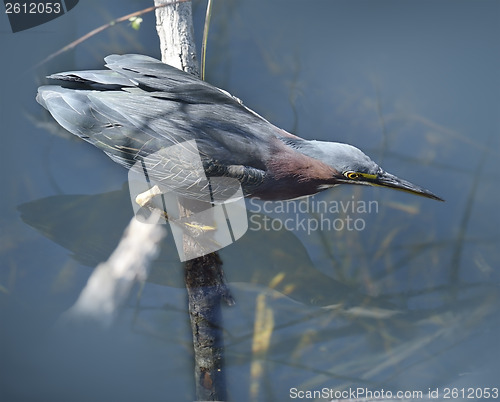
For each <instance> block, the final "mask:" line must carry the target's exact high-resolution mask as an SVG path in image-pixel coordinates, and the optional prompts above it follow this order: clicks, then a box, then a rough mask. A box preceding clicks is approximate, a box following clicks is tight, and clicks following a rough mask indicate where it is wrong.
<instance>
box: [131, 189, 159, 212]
mask: <svg viewBox="0 0 500 402" xmlns="http://www.w3.org/2000/svg"><path fill="white" fill-rule="evenodd" d="M160 194H163V193H162V191H161V190H160V187H158V185H156V184H155V185H154V186H153V187H151V188H150V189H149V190H147V191H144V192H143V193H141V194H139V195H138V196H137V197H135V202H136V203H137V204H139V205H140V206H141V207H143V206H145V205H146V204H148V203H149V202H150V201H151V200H152V199H153V198H154V197H156V196H157V195H160Z"/></svg>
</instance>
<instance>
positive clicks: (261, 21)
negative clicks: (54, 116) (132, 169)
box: [0, 1, 500, 401]
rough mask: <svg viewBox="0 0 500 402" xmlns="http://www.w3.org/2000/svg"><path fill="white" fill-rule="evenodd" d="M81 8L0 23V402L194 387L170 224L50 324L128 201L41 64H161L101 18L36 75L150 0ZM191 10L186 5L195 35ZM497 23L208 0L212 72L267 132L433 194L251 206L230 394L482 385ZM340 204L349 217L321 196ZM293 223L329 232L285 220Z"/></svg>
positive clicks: (428, 9)
mask: <svg viewBox="0 0 500 402" xmlns="http://www.w3.org/2000/svg"><path fill="white" fill-rule="evenodd" d="M80 3H81V4H79V5H78V6H77V7H76V8H75V9H74V10H72V11H71V12H70V13H68V14H67V15H66V16H64V17H61V18H58V19H56V20H54V21H52V22H50V23H48V24H45V25H43V26H40V27H38V28H34V29H31V30H29V31H24V32H20V33H16V34H12V33H11V32H10V29H9V26H8V24H7V18H6V16H5V15H4V14H3V15H2V17H0V18H1V29H0V44H1V49H2V63H1V67H0V68H1V72H2V79H1V80H0V94H1V107H0V122H1V139H2V141H3V143H2V150H3V152H2V157H1V158H0V164H1V171H0V172H1V173H0V174H1V183H2V197H1V205H2V208H1V209H0V221H1V227H2V231H1V232H0V320H1V327H0V328H1V329H0V373H1V374H0V392H1V395H2V396H1V397H0V400H2V401H24V400H26V401H28V400H29V401H46V400H47V401H48V400H50V401H59V400H61V401H63V400H64V401H67V400H72V401H75V400H86V401H88V400H92V401H101V400H102V401H114V400H119V401H129V400H130V401H136V400H147V401H156V400H193V399H194V390H193V385H192V384H193V381H192V355H191V353H192V352H191V334H190V330H189V324H188V321H187V313H186V302H185V291H184V289H183V287H182V274H181V265H180V263H179V262H178V261H177V260H176V255H175V251H174V248H173V245H172V240H171V237H170V238H169V239H167V241H166V242H165V244H164V246H163V251H162V255H161V256H160V259H159V261H158V262H156V263H155V266H154V267H153V272H152V275H151V278H150V281H149V282H148V283H146V285H145V286H144V289H142V292H140V293H139V290H138V289H137V290H136V291H135V292H134V295H133V297H131V300H130V302H129V304H128V305H127V307H126V308H125V310H124V311H123V312H122V314H121V315H120V317H119V318H118V320H117V322H116V325H115V326H114V327H113V328H111V329H110V330H107V331H102V330H100V329H95V328H85V329H84V330H81V331H79V332H78V333H75V331H72V330H71V329H68V330H60V329H54V323H55V322H56V321H57V319H58V317H59V316H60V314H61V313H63V312H64V311H65V310H66V309H67V308H69V307H70V306H71V305H72V304H73V303H74V301H75V300H76V298H77V296H78V294H79V292H80V291H81V289H82V288H83V286H84V285H85V283H86V280H87V278H88V276H89V275H90V273H91V272H92V270H91V268H92V267H93V266H95V265H96V264H97V263H98V262H100V261H102V260H104V259H106V258H107V257H108V256H109V254H110V252H111V251H112V250H113V248H114V246H115V245H116V243H117V242H118V240H119V238H120V236H121V233H122V230H123V228H124V227H125V225H126V224H127V222H128V221H129V219H130V217H131V213H132V212H131V208H130V204H129V199H128V195H127V191H126V188H124V187H123V185H124V183H125V182H126V171H125V170H123V169H122V168H121V167H119V166H117V165H115V164H113V163H112V162H111V161H110V160H109V159H108V158H106V157H105V155H103V154H101V153H100V152H99V151H97V150H95V149H93V148H92V147H91V146H89V145H88V144H86V143H83V142H81V141H78V140H76V139H75V138H73V137H72V136H70V135H68V134H66V133H65V132H64V130H62V129H58V128H57V126H55V125H53V124H52V120H51V118H50V117H49V116H48V115H47V114H45V113H44V111H43V110H42V109H41V107H39V105H38V104H37V103H36V102H35V100H34V96H35V93H36V88H37V87H38V86H39V85H41V84H43V83H45V79H44V78H43V77H44V76H45V75H46V74H49V73H53V72H57V71H65V70H72V69H90V68H100V67H101V65H102V58H103V57H104V56H106V55H108V54H110V53H114V52H116V53H143V54H148V55H152V56H155V57H159V50H158V39H157V37H156V32H155V29H154V18H153V16H152V15H147V16H145V17H143V18H144V22H143V24H142V26H141V29H140V30H139V31H134V30H133V29H131V28H130V27H129V26H128V25H127V24H123V25H119V26H116V27H114V28H112V29H109V30H107V31H105V32H104V33H101V34H100V35H97V36H95V37H93V38H92V39H89V40H88V41H86V42H84V43H83V44H81V45H80V46H78V47H77V48H76V50H74V51H70V52H68V53H65V54H64V55H62V56H59V57H57V58H55V59H54V60H52V61H50V62H49V63H46V64H44V65H43V66H41V67H38V68H36V69H33V66H34V65H36V63H38V62H39V61H40V60H42V59H43V58H45V57H46V56H47V55H48V54H50V53H52V52H54V51H56V50H58V49H60V48H61V47H63V46H65V45H66V44H68V43H69V42H70V41H72V40H75V39H77V38H78V37H80V36H82V35H84V34H85V33H87V32H88V31H90V30H91V29H93V28H95V27H97V26H99V25H101V24H103V23H106V22H108V21H109V20H110V19H112V18H116V17H119V16H121V15H125V14H127V13H130V12H133V11H135V10H138V9H141V8H145V7H147V6H149V5H150V4H149V2H140V1H108V2H105V3H104V4H102V3H100V2H98V1H81V2H80ZM204 8H205V4H204V3H199V2H196V3H195V4H194V11H195V30H196V36H197V39H198V44H199V41H200V38H201V30H202V23H203V17H204V12H205V10H204ZM499 19H500V5H499V3H498V2H495V1H490V2H488V1H480V2H471V1H441V2H427V1H420V2H397V1H378V2H362V1H358V2H347V1H335V2H331V1H316V2H310V3H309V2H304V1H286V2H285V1H275V2H264V1H253V2H241V1H233V2H228V1H221V2H216V4H215V9H214V11H213V21H212V24H211V32H210V39H209V49H208V56H207V57H208V60H207V80H208V81H209V82H211V83H212V84H214V85H216V86H219V87H221V88H224V89H226V90H228V91H229V92H231V93H232V94H234V95H236V96H238V97H239V98H240V99H242V100H243V101H244V102H245V104H246V105H248V106H249V107H251V108H253V109H255V110H256V111H257V112H258V113H260V114H262V115H263V116H264V117H266V118H267V119H269V120H270V121H272V122H273V123H275V124H276V125H278V126H280V127H282V128H284V129H286V130H289V131H291V132H294V133H295V134H297V135H299V136H302V137H304V138H307V139H320V140H333V141H341V142H347V143H350V144H353V145H355V146H357V147H359V148H361V149H363V150H364V151H365V152H366V153H367V154H369V155H370V156H371V157H372V158H373V159H374V160H376V161H377V162H378V163H379V164H380V165H381V166H383V167H384V169H385V170H387V171H389V172H392V173H394V174H397V175H398V176H400V177H403V178H405V179H407V180H410V181H412V182H415V183H418V184H420V185H423V186H425V187H427V188H429V189H430V190H432V191H433V192H435V193H436V194H437V195H439V196H441V197H443V198H444V199H446V202H445V203H439V202H436V201H432V200H427V199H420V198H416V197H413V196H411V195H408V194H404V193H398V192H395V191H389V190H382V189H375V188H352V187H347V188H342V187H341V188H337V189H334V190H331V191H327V192H325V193H323V194H321V195H318V196H316V197H315V198H314V199H312V200H311V201H310V204H308V206H307V207H305V206H304V205H302V206H303V209H302V210H301V209H300V207H299V206H298V204H297V203H296V208H297V209H298V210H299V212H298V213H295V212H294V210H293V208H291V207H290V208H288V207H287V208H288V209H287V210H286V211H284V210H283V209H284V208H285V207H284V206H283V205H280V204H273V205H263V204H258V203H250V204H249V208H250V209H251V210H252V211H254V214H257V213H259V212H260V214H258V215H251V218H250V219H251V220H250V223H249V225H250V226H249V228H250V230H249V232H248V233H247V234H246V235H245V236H244V237H243V238H242V239H241V240H239V241H238V242H236V243H235V244H233V245H231V246H229V247H227V248H225V249H224V250H222V252H221V256H222V258H223V260H224V267H225V272H226V274H227V277H228V280H229V281H230V286H231V290H232V292H233V295H234V297H235V298H236V300H237V304H236V306H235V307H232V308H225V309H224V328H225V343H226V365H227V367H228V370H227V372H228V378H227V383H228V392H229V395H230V397H231V399H232V400H239V401H245V400H255V401H260V400H269V401H274V400H277V401H281V400H288V399H289V398H290V396H293V395H292V394H291V391H290V389H292V388H297V389H299V390H310V391H318V390H322V389H323V388H324V387H326V388H327V389H328V390H330V389H331V390H334V391H335V390H346V389H350V388H351V389H353V388H356V387H361V388H363V389H367V390H368V391H372V392H376V391H381V390H382V389H384V390H391V391H393V392H394V393H395V392H396V391H398V390H402V391H417V390H421V391H423V392H424V395H427V393H428V391H429V389H431V390H436V389H438V390H439V392H440V394H439V395H440V397H443V396H444V392H445V391H446V388H447V387H448V388H452V387H455V388H457V389H458V390H461V389H462V388H465V391H466V395H465V396H467V395H468V394H467V392H468V388H472V389H473V391H474V392H477V394H474V395H477V396H479V395H480V394H479V392H483V394H484V391H485V390H486V388H493V387H499V386H500V381H499V378H500V363H499V357H500V356H499V355H500V353H499V351H498V350H499V349H498V338H499V336H500V320H499V315H498V310H499V307H500V300H499V299H500V289H499V280H500V271H499V267H500V253H499V244H500V231H499V227H500V216H499V213H498V205H499V203H500V191H499V190H498V185H499V184H500V183H499V180H498V173H497V172H498V167H497V160H498V158H499V156H500V141H499V138H500V136H499V133H500V122H499V113H498V112H499V107H500V86H499V84H500V83H499V79H498V71H499V68H500V52H499V50H500V49H499V44H498V38H499V37H500V36H499V34H500V32H499V31H500V24H499V23H500V20H499ZM46 197H51V198H46ZM374 201H376V209H375V207H373V208H372V209H371V210H370V211H360V210H359V209H357V207H358V206H360V205H369V203H370V202H374ZM340 202H343V203H344V204H343V205H350V206H352V205H355V206H356V210H354V211H353V210H352V209H348V210H347V211H345V212H342V211H340V212H335V211H329V212H325V211H324V210H322V209H321V207H320V206H321V205H328V206H332V205H337V206H339V205H341V204H340ZM372 205H374V204H372ZM313 206H316V207H317V209H316V210H314V208H313ZM264 208H266V209H267V210H272V213H269V214H268V215H269V216H270V217H272V218H273V219H274V221H267V222H268V224H269V226H268V227H267V229H269V230H265V229H266V228H265V227H263V223H264V219H265V218H264V215H263V214H262V212H264V211H263V209H264ZM280 208H281V209H280ZM304 209H305V210H306V212H303V211H304ZM286 219H292V220H291V221H288V222H292V224H291V225H292V226H290V225H289V226H287V228H288V229H293V230H292V231H287V230H285V229H283V227H282V226H284V222H285V220H286ZM301 219H302V222H305V223H304V224H308V225H314V224H315V223H314V222H316V223H318V222H321V219H323V220H326V221H328V222H330V224H332V222H333V221H334V220H336V219H337V220H338V221H337V225H340V224H343V225H344V227H343V230H335V228H331V227H327V226H324V227H323V230H308V229H307V227H308V226H306V227H305V229H304V226H298V227H295V226H293V225H294V224H295V222H298V221H300V220H301ZM348 219H352V222H356V223H357V225H358V226H357V227H356V228H354V230H348V228H347V226H346V225H347V220H348ZM325 225H326V223H325ZM337 228H340V226H337ZM313 229H314V228H313ZM138 294H139V298H138V301H137V300H136V299H137V295H138ZM256 323H258V324H256ZM256 325H261V326H263V327H264V328H267V331H264V332H263V333H256V332H255V331H254V328H255V326H256ZM258 341H261V342H263V344H264V347H263V349H262V350H261V351H260V352H259V353H257V352H256V351H255V346H254V351H252V345H255V344H256V342H258ZM460 392H461V391H460ZM455 399H458V400H461V399H465V398H463V397H462V394H460V393H459V395H458V397H457V398H455ZM309 400H310V399H309Z"/></svg>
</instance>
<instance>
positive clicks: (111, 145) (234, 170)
mask: <svg viewBox="0 0 500 402" xmlns="http://www.w3.org/2000/svg"><path fill="white" fill-rule="evenodd" d="M105 60H106V63H107V64H106V67H108V68H109V69H110V70H102V71H100V70H90V71H73V72H66V73H59V74H54V75H52V76H50V77H49V78H52V79H58V80H63V81H72V82H75V83H77V84H78V86H79V88H77V89H74V88H65V87H63V86H54V85H49V86H42V87H40V88H39V91H38V95H37V101H38V102H39V103H40V104H41V105H42V106H44V107H45V108H46V109H47V110H49V112H50V113H51V114H52V115H53V117H54V118H55V119H56V120H57V122H58V123H59V124H60V125H61V126H63V127H64V128H65V129H67V130H68V131H70V132H71V133H73V134H75V135H77V136H79V137H80V138H82V139H84V140H85V141H87V142H90V143H91V144H93V145H94V146H96V147H98V148H100V149H101V150H102V151H104V152H105V153H106V154H107V155H109V156H110V157H111V159H113V160H114V161H115V162H118V163H120V164H121V165H123V166H125V167H127V168H130V167H132V166H133V164H134V163H135V162H136V161H137V160H139V159H141V158H146V157H149V162H150V163H151V166H159V165H160V164H161V163H163V164H164V166H163V169H153V171H152V174H153V178H154V179H156V180H163V181H166V180H177V181H179V182H180V181H182V180H183V176H182V174H180V173H179V171H177V170H176V169H174V167H173V165H172V163H175V161H174V162H172V161H167V160H163V159H162V158H161V150H162V149H165V148H167V147H169V146H171V145H176V144H179V143H182V142H185V141H189V140H196V144H197V147H198V150H199V152H200V156H201V158H202V162H203V165H204V167H205V168H206V169H205V170H206V172H207V174H209V175H210V174H212V175H214V176H226V177H231V176H236V177H235V178H237V179H238V180H239V181H240V182H241V183H242V184H243V185H244V188H245V187H246V188H245V190H246V192H247V193H248V194H251V192H252V186H256V185H258V184H260V183H261V182H263V181H264V180H265V178H266V177H265V176H266V169H267V168H266V166H265V165H264V163H263V162H262V161H265V160H270V159H271V153H272V152H273V150H272V149H271V148H272V144H273V143H275V144H278V143H279V142H280V141H274V140H275V139H278V138H279V137H281V136H282V135H287V133H286V132H284V131H283V130H280V129H278V128H277V127H275V126H274V125H272V124H271V123H269V122H268V121H267V120H265V119H264V118H262V117H261V116H259V115H257V114H256V113H255V112H253V111H251V110H250V109H248V108H246V107H245V106H244V105H243V104H242V103H241V102H240V101H239V100H238V99H237V98H235V97H233V96H231V95H229V94H228V93H226V92H224V91H222V90H220V89H218V88H216V87H213V86H212V85H210V84H208V83H206V82H204V81H201V80H199V79H198V78H196V77H194V76H191V75H190V74H187V73H184V72H182V71H180V70H178V69H176V68H174V67H171V66H169V65H166V64H164V63H161V62H160V61H158V60H156V59H153V58H151V57H147V56H142V55H111V56H108V57H106V59H105ZM288 135H289V134H288ZM159 151H160V152H159ZM153 155H156V156H157V157H159V158H160V159H162V160H155V159H154V157H155V156H153ZM151 158H153V159H151ZM169 163H170V165H169ZM184 170H185V169H184ZM155 174H156V175H157V177H154V175H155ZM176 184H179V183H176Z"/></svg>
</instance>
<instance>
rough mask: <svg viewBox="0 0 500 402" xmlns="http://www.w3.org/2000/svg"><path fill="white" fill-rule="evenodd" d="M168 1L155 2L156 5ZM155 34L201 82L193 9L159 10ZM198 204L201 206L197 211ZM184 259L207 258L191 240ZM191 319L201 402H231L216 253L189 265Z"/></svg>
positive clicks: (165, 56)
mask: <svg viewBox="0 0 500 402" xmlns="http://www.w3.org/2000/svg"><path fill="white" fill-rule="evenodd" d="M165 2H166V1H165V0H155V5H156V6H158V5H160V4H164V3H165ZM156 19H157V23H156V28H157V31H158V35H159V37H160V46H161V54H162V61H163V62H164V63H167V64H170V65H173V66H175V67H177V68H179V69H182V70H184V71H186V72H188V73H191V74H193V75H196V76H199V67H198V63H197V60H196V48H195V45H194V33H193V24H192V12H191V3H182V4H176V5H174V6H172V7H163V8H158V9H157V10H156ZM194 204H196V205H194ZM194 204H193V201H190V202H189V205H188V202H187V201H186V200H180V201H179V209H180V211H181V214H180V216H181V217H188V216H190V215H191V214H192V213H193V210H194V211H196V208H198V207H200V208H201V209H206V205H205V206H204V205H200V204H199V203H194ZM183 247H184V255H186V256H189V255H203V254H204V253H203V252H199V250H197V247H199V244H198V243H197V242H196V241H193V239H192V238H191V237H190V236H189V235H188V234H185V235H184V239H183ZM185 281H186V289H187V293H188V304H189V315H190V319H191V329H192V333H193V347H194V358H195V359H194V360H195V362H194V364H195V368H194V371H195V386H196V396H197V399H198V400H203V401H209V400H210V401H222V400H226V384H225V371H224V366H223V350H224V346H223V336H222V314H221V301H222V300H223V299H224V300H225V301H226V302H227V303H228V304H233V303H234V302H233V300H232V298H231V296H230V294H229V291H228V288H227V286H226V284H225V281H224V274H223V271H222V261H221V260H220V258H219V255H218V254H217V253H211V254H208V255H204V256H203V257H198V258H194V259H191V260H189V261H187V262H186V263H185Z"/></svg>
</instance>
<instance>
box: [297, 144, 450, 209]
mask: <svg viewBox="0 0 500 402" xmlns="http://www.w3.org/2000/svg"><path fill="white" fill-rule="evenodd" d="M308 143H309V144H310V145H311V146H312V147H311V148H310V149H307V148H308V147H305V149H302V150H301V152H304V153H305V154H308V155H309V156H312V157H315V158H316V159H319V160H321V161H322V162H323V163H326V164H328V165H329V166H330V167H332V168H333V169H334V170H335V171H336V172H337V173H336V177H335V184H362V185H368V186H378V187H388V188H393V189H396V190H400V191H406V192H408V193H412V194H416V195H419V196H422V197H426V198H431V199H433V200H438V201H444V200H443V199H442V198H440V197H438V196H436V195H434V194H433V193H431V192H430V191H429V190H426V189H424V188H423V187H420V186H417V185H415V184H413V183H410V182H408V181H406V180H402V179H400V178H398V177H396V176H394V175H392V174H390V173H387V172H385V171H384V170H383V169H382V168H381V167H380V166H378V165H377V164H376V163H375V162H373V161H372V160H371V159H370V158H369V157H368V156H366V155H365V154H364V153H363V152H362V151H360V150H359V149H358V148H356V147H353V146H352V145H348V144H342V143H338V142H323V141H308ZM313 149H314V152H313ZM313 155H314V156H313Z"/></svg>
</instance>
